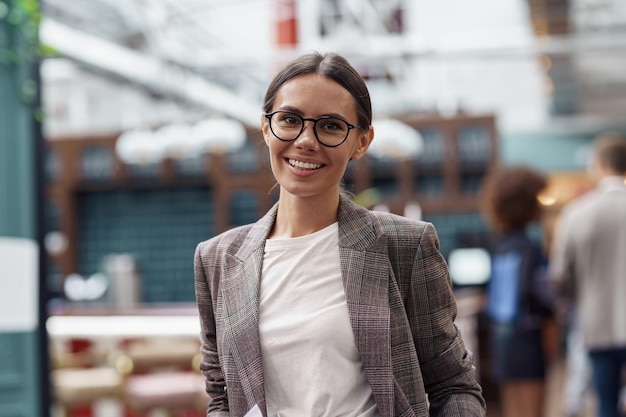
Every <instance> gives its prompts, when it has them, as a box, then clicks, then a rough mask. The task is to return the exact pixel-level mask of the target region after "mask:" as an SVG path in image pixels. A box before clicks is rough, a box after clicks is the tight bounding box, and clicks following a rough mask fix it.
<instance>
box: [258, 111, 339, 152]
mask: <svg viewBox="0 0 626 417" xmlns="http://www.w3.org/2000/svg"><path fill="white" fill-rule="evenodd" d="M270 127H271V128H272V132H274V135H276V137H278V138H279V139H281V140H294V139H296V138H297V137H298V136H299V135H300V133H302V131H303V130H304V120H303V118H302V117H301V116H299V115H297V114H295V113H289V112H282V111H279V112H276V113H274V115H273V116H272V117H271V118H270ZM313 129H314V131H315V135H316V136H317V139H318V140H319V141H320V142H321V143H322V144H324V145H327V146H337V145H340V144H341V143H342V142H343V141H344V140H345V139H346V137H347V136H348V132H349V130H350V127H349V126H348V123H347V122H346V121H344V120H341V119H336V118H332V117H323V118H320V119H317V120H316V121H315V124H314V126H313Z"/></svg>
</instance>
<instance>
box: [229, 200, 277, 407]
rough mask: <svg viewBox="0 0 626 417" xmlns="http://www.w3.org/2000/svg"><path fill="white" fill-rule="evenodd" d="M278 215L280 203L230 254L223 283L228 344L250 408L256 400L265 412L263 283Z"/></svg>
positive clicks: (253, 227)
mask: <svg viewBox="0 0 626 417" xmlns="http://www.w3.org/2000/svg"><path fill="white" fill-rule="evenodd" d="M275 218H276V206H274V207H273V208H272V209H271V210H270V211H269V212H268V213H267V214H266V215H265V216H264V217H263V218H262V219H260V220H259V221H258V222H257V223H256V224H255V225H254V226H252V229H251V230H250V232H249V234H248V235H247V237H246V240H245V241H244V242H242V245H241V248H240V249H239V250H238V251H237V254H236V255H235V256H230V257H229V258H227V261H226V263H225V272H224V279H223V281H222V285H221V292H222V297H223V299H224V314H225V317H224V322H225V326H226V328H227V330H226V332H227V334H228V338H229V340H228V345H229V346H230V348H231V353H232V355H233V359H234V362H235V364H236V366H237V370H238V372H239V377H240V381H241V385H242V387H243V390H244V392H245V395H246V400H247V402H248V409H250V408H252V407H253V406H254V405H255V404H256V405H258V406H259V408H260V409H261V410H262V412H263V415H266V409H265V387H264V382H263V364H262V361H261V345H260V339H259V285H260V281H261V270H262V265H263V251H264V247H265V239H266V238H267V236H268V234H269V231H270V230H271V227H272V225H273V223H274V219H275Z"/></svg>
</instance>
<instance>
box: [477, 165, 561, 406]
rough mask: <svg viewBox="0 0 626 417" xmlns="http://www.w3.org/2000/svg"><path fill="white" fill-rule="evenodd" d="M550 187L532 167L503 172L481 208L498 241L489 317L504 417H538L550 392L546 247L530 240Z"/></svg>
mask: <svg viewBox="0 0 626 417" xmlns="http://www.w3.org/2000/svg"><path fill="white" fill-rule="evenodd" d="M546 186H547V179H546V178H545V176H543V175H542V174H541V173H539V172H537V171H534V170H532V169H530V168H528V167H524V166H516V167H499V168H497V169H496V170H494V171H493V172H491V173H489V175H488V176H487V177H486V178H485V180H484V182H483V184H482V189H481V209H482V213H483V216H484V217H485V219H486V221H487V223H488V225H489V226H490V228H491V229H492V230H493V231H494V232H495V234H496V239H495V240H494V243H493V246H492V248H491V258H492V274H491V279H490V281H489V283H488V286H487V302H486V313H487V316H488V318H489V339H490V349H491V360H492V374H493V378H494V380H495V381H496V383H498V385H499V387H500V397H501V398H500V399H501V404H502V411H503V415H504V416H505V417H517V416H519V417H539V416H540V415H541V414H542V412H543V402H544V391H545V368H546V363H545V362H546V359H545V354H544V352H545V350H544V346H543V337H542V334H543V331H542V329H543V326H544V321H545V319H546V318H547V317H550V316H551V315H552V313H553V304H554V303H553V300H554V297H553V296H552V295H551V294H550V292H549V289H548V285H547V282H546V280H545V274H544V273H543V272H545V270H546V266H547V259H546V257H545V255H544V253H543V250H542V248H541V246H540V245H539V244H537V243H535V242H534V241H532V240H531V239H530V237H529V236H528V227H529V225H530V224H531V223H532V222H534V221H536V220H538V219H539V217H540V215H541V205H540V203H539V201H538V195H539V193H540V192H541V191H542V190H543V189H544V188H545V187H546Z"/></svg>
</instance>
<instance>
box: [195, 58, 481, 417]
mask: <svg viewBox="0 0 626 417" xmlns="http://www.w3.org/2000/svg"><path fill="white" fill-rule="evenodd" d="M263 110H264V112H265V114H264V117H261V130H262V133H263V139H264V141H265V144H266V145H267V148H268V151H269V155H270V161H271V168H272V172H273V174H274V177H275V178H276V180H277V182H278V185H279V188H280V195H279V200H278V203H277V204H276V205H275V206H274V207H273V208H272V209H271V210H270V211H269V212H268V213H267V214H266V215H265V216H264V217H263V218H261V219H260V220H258V221H257V222H256V223H254V224H249V225H245V226H241V227H238V228H235V229H232V230H230V231H227V232H225V233H223V234H221V235H218V236H216V237H213V238H211V239H209V240H207V241H205V242H202V243H200V244H199V245H198V247H197V249H196V253H195V285H196V286H195V289H196V299H197V304H198V310H199V313H200V324H201V329H202V330H201V338H202V352H203V355H204V356H203V360H202V363H201V365H200V369H201V370H202V372H203V374H204V376H205V378H206V381H207V385H206V386H207V393H208V394H209V396H210V402H209V406H208V415H209V416H218V415H224V413H227V414H228V415H229V416H243V415H245V414H246V413H247V412H248V411H249V410H251V409H253V408H255V407H258V409H259V410H260V411H261V412H262V413H263V415H267V416H271V417H275V416H278V415H282V416H286V415H288V416H293V415H306V416H315V417H322V416H324V417H330V416H336V415H343V416H350V417H357V416H359V417H370V416H371V417H376V416H387V417H391V416H399V415H403V416H419V417H421V416H424V417H425V416H470V417H472V416H482V415H484V413H485V403H484V400H483V398H482V395H481V388H480V386H479V384H478V382H477V380H476V377H475V375H474V366H473V361H472V355H471V353H470V352H468V351H467V350H466V348H465V345H464V343H463V340H462V338H461V334H460V332H459V331H458V329H457V328H456V326H455V324H454V319H455V316H456V311H457V309H456V304H455V299H454V296H453V294H452V287H451V282H450V276H449V273H448V269H447V266H446V262H445V260H444V258H443V256H442V255H441V253H440V252H439V249H438V248H439V242H438V237H437V234H436V232H435V229H434V228H433V226H432V225H431V224H429V223H425V222H421V221H416V220H411V219H408V218H405V217H401V216H397V215H393V214H389V213H382V212H373V211H369V210H366V209H365V208H362V207H361V206H358V205H357V204H356V203H354V202H353V201H351V200H350V199H349V198H348V197H347V196H346V195H345V194H343V193H342V192H341V187H340V183H341V179H342V177H343V176H344V174H345V171H346V168H347V166H348V164H349V163H350V161H351V160H356V159H360V158H361V157H363V156H364V155H365V153H366V152H367V150H368V148H369V146H370V144H371V143H372V140H373V139H374V129H373V127H372V107H371V102H370V97H369V93H368V91H367V87H366V85H365V82H364V81H363V79H362V78H361V76H360V75H359V74H358V73H357V72H356V70H355V69H354V68H353V67H352V66H351V65H350V64H349V63H348V62H347V61H346V59H345V58H343V57H342V56H339V55H336V54H326V55H321V54H318V53H311V54H306V55H303V56H301V57H299V58H297V59H296V60H294V61H293V62H291V63H290V64H288V65H287V66H286V67H285V68H284V69H283V70H282V71H280V72H279V73H278V74H277V75H276V77H275V78H274V80H273V81H272V82H271V83H270V85H269V88H268V90H267V93H266V96H265V104H264V107H263Z"/></svg>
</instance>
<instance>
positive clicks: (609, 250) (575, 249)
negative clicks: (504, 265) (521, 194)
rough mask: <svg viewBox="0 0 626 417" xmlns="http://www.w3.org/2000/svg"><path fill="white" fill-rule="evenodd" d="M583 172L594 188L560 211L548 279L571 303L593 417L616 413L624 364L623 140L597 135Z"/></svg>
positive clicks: (613, 135) (625, 196) (625, 159)
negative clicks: (588, 371)
mask: <svg viewBox="0 0 626 417" xmlns="http://www.w3.org/2000/svg"><path fill="white" fill-rule="evenodd" d="M588 172H589V175H590V177H591V179H592V180H593V181H594V183H595V188H594V189H593V190H592V191H590V192H588V193H586V194H585V195H583V196H582V197H580V198H578V199H577V200H575V201H573V202H572V203H570V204H569V205H568V206H566V207H565V209H564V210H563V212H562V214H561V217H560V220H559V222H558V224H557V227H556V230H555V234H554V241H553V245H552V253H551V256H550V277H551V279H552V280H553V281H554V282H555V284H556V285H557V289H558V291H559V292H560V293H561V294H562V295H564V296H565V297H567V298H570V299H571V300H572V301H573V302H574V303H575V304H576V305H577V308H578V312H579V320H580V326H581V330H582V335H583V340H584V346H585V349H586V350H587V352H588V354H589V358H590V361H591V366H592V370H593V377H592V380H593V387H594V390H595V393H596V398H597V403H598V417H618V416H619V410H618V402H619V391H620V378H621V375H622V374H621V372H622V368H623V367H624V366H625V365H626V184H625V182H624V181H625V177H624V176H625V175H626V138H625V137H624V136H622V135H619V134H616V133H606V134H603V135H600V136H598V137H597V138H596V139H595V140H594V142H593V147H592V156H591V160H590V164H589V167H588Z"/></svg>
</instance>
